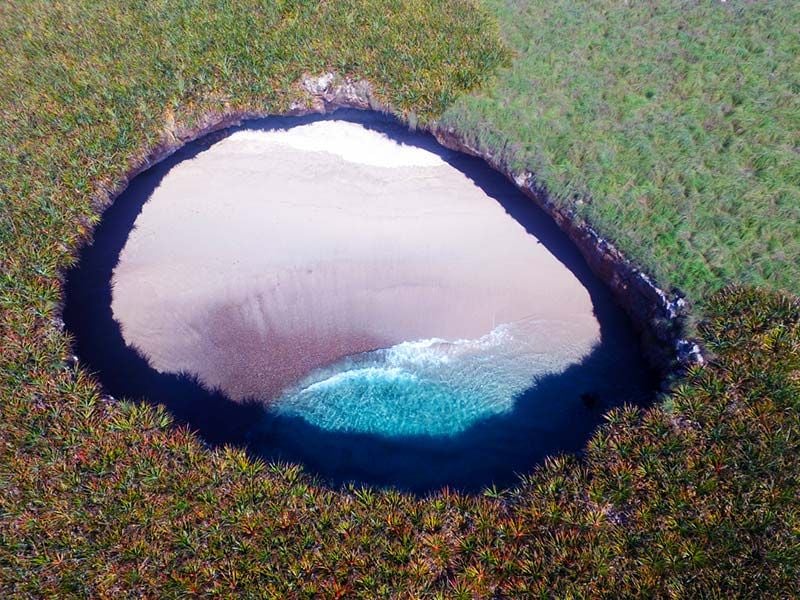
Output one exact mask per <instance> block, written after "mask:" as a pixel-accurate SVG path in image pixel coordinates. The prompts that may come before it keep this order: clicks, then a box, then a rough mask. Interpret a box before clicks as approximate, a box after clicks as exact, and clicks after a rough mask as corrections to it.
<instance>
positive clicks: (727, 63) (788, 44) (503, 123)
mask: <svg viewBox="0 0 800 600" xmlns="http://www.w3.org/2000/svg"><path fill="white" fill-rule="evenodd" d="M486 4H488V5H489V6H490V7H491V8H492V9H493V10H494V11H495V12H496V13H497V15H498V17H499V18H500V19H501V22H502V30H503V32H504V35H505V38H506V39H507V41H508V44H509V46H510V47H511V48H512V49H513V50H514V51H515V53H516V56H515V59H514V62H513V64H512V65H511V66H510V68H508V69H506V70H504V71H503V72H502V73H501V74H500V75H499V76H498V77H497V79H496V81H495V82H494V83H493V84H492V85H490V86H487V87H485V88H484V90H483V91H482V92H481V93H478V94H475V95H471V96H468V97H466V98H463V99H461V100H460V101H458V102H457V103H456V105H455V106H454V107H452V108H451V109H450V110H448V112H447V114H446V116H445V122H446V123H448V124H450V125H452V126H455V127H456V128H457V129H459V130H460V131H462V132H464V133H465V134H466V135H467V136H468V137H469V138H470V139H472V140H473V141H474V142H475V143H477V144H478V145H479V146H480V147H482V148H484V149H486V150H489V151H492V152H494V153H502V154H503V156H504V158H505V160H506V161H507V162H508V163H509V164H510V165H512V166H513V167H514V168H515V169H519V170H521V169H528V170H531V171H533V172H534V173H535V174H536V175H537V177H538V179H539V181H540V182H541V183H542V184H544V185H545V186H546V188H547V189H548V190H549V192H550V194H551V195H552V196H553V198H555V199H557V200H558V201H559V202H561V203H563V204H567V205H571V206H577V208H578V209H579V212H580V214H581V215H582V216H583V217H584V218H585V219H587V220H588V221H589V222H590V223H592V224H593V225H594V226H595V227H596V228H597V229H598V230H599V231H600V232H601V234H603V235H604V236H606V237H607V238H609V239H611V240H613V241H614V242H615V243H616V244H617V245H618V246H619V247H620V249H621V250H623V251H624V252H625V254H626V255H628V256H629V257H631V258H633V259H634V260H636V261H637V262H639V263H640V264H641V265H643V266H644V267H645V269H646V270H647V271H649V272H650V273H651V274H652V275H654V276H655V277H656V279H657V280H658V281H659V282H660V283H661V284H662V285H664V286H665V287H666V286H671V285H676V286H679V287H680V288H682V289H684V291H686V292H687V293H689V295H690V298H692V299H693V300H695V301H699V300H702V298H703V297H704V296H705V295H706V294H708V293H709V292H710V291H713V290H715V289H718V288H720V287H721V286H722V285H725V284H726V283H728V282H731V281H737V282H742V283H749V284H758V285H769V286H773V287H778V288H782V289H786V290H791V291H795V292H796V291H798V290H800V154H798V152H799V150H798V148H800V4H798V3H797V2H794V1H792V0H776V1H774V2H740V1H737V0H732V1H730V2H725V3H723V2H719V1H711V0H704V1H690V2H682V1H681V2H679V1H677V0H668V1H661V0H658V1H643V2H626V3H623V2H617V1H616V0H584V1H581V2H575V1H573V0H555V1H553V2H529V1H527V0H487V2H486ZM578 201H580V202H578Z"/></svg>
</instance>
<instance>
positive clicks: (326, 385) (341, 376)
mask: <svg viewBox="0 0 800 600" xmlns="http://www.w3.org/2000/svg"><path fill="white" fill-rule="evenodd" d="M369 379H382V380H384V381H416V380H417V377H416V375H414V374H413V373H408V372H407V371H404V370H403V369H400V368H399V367H364V368H362V369H350V370H347V371H342V372H340V373H336V374H335V375H331V376H330V377H328V378H326V379H323V380H322V381H317V382H315V383H312V384H311V385H309V386H306V387H305V388H303V389H302V390H301V391H300V393H301V394H304V393H308V392H316V391H321V390H326V389H331V388H334V387H336V386H339V385H342V384H346V383H350V382H353V381H357V380H369Z"/></svg>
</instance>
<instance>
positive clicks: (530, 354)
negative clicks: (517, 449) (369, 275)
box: [271, 319, 591, 437]
mask: <svg viewBox="0 0 800 600" xmlns="http://www.w3.org/2000/svg"><path fill="white" fill-rule="evenodd" d="M572 326H574V324H573V325H572ZM570 327H571V324H570V323H564V322H561V321H558V322H556V321H543V320H534V319H531V320H527V321H521V322H517V323H512V324H503V325H500V326H498V327H496V328H495V329H494V330H492V331H491V332H490V333H488V334H487V335H485V336H482V337H480V338H477V339H463V340H453V341H448V340H443V339H438V338H433V339H426V340H418V341H410V342H403V343H401V344H397V345H395V346H392V347H390V348H385V349H380V350H375V351H372V352H366V353H363V354H358V355H355V356H351V357H348V358H346V359H344V360H342V361H339V362H337V363H335V364H333V365H330V366H328V367H326V368H323V369H318V370H316V371H314V372H312V373H311V374H309V375H308V376H307V377H305V378H304V379H303V380H301V381H300V382H299V383H298V384H297V385H295V386H293V387H292V388H290V389H288V390H286V391H285V392H284V393H283V394H282V395H281V396H280V397H279V398H278V399H277V400H276V401H275V402H274V403H273V404H272V407H271V410H272V411H274V412H275V413H277V414H280V415H283V416H295V417H301V418H303V419H304V420H306V421H307V422H309V423H311V424H313V425H316V426H318V427H321V428H323V429H327V430H331V431H347V432H360V433H372V434H379V435H383V436H391V437H397V436H409V435H431V436H443V435H455V434H458V433H460V432H462V431H464V430H465V429H466V428H467V427H469V426H470V425H471V424H473V423H475V422H476V421H478V420H481V419H484V418H487V417H489V416H492V415H498V414H503V413H507V412H509V411H511V410H512V409H513V407H514V402H515V399H516V398H517V396H518V395H519V394H520V393H521V392H523V391H524V390H526V389H529V388H531V387H532V386H533V385H535V383H536V380H537V379H538V378H541V377H543V376H545V375H549V374H554V373H560V372H562V371H564V370H565V369H566V368H567V367H569V366H570V365H571V364H574V363H576V362H578V361H580V360H581V359H582V358H583V357H584V356H585V355H586V354H588V353H589V352H590V351H591V347H590V346H589V347H587V344H586V342H584V341H583V339H582V338H581V336H579V335H576V336H574V338H573V339H575V340H577V341H575V342H574V343H571V344H570V343H561V345H555V346H554V342H553V340H556V339H559V340H563V339H564V338H565V336H564V330H565V328H566V329H567V330H569V329H570ZM577 329H579V328H577V327H576V330H577ZM556 332H557V333H558V335H555V333H556ZM567 339H569V336H567Z"/></svg>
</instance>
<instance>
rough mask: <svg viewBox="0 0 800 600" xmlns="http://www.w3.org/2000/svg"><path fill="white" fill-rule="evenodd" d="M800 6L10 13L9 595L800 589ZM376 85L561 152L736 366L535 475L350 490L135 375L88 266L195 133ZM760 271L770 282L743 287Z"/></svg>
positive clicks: (4, 220) (127, 5) (602, 219)
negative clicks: (87, 306) (511, 481)
mask: <svg viewBox="0 0 800 600" xmlns="http://www.w3.org/2000/svg"><path fill="white" fill-rule="evenodd" d="M798 32H800V8H798V5H797V4H796V3H792V2H788V1H783V0H777V1H775V2H769V3H759V2H738V1H735V0H730V1H728V2H724V3H723V2H704V3H700V2H692V3H679V2H676V1H668V2H646V3H635V4H630V5H622V4H619V3H616V2H611V0H598V1H588V0H586V1H581V2H567V1H566V0H565V1H563V2H562V1H556V2H548V3H538V2H520V1H516V0H504V1H501V0H489V1H487V2H486V3H482V4H474V3H472V2H464V1H461V0H443V1H441V2H429V1H422V0H404V1H402V2H400V1H389V0H387V1H380V2H371V1H368V0H342V1H337V2H318V1H316V0H306V1H301V0H295V1H288V0H286V1H278V2H260V1H257V0H227V1H212V0H195V1H192V2H182V3H176V2H170V1H166V0H164V1H157V2H121V1H116V0H108V1H106V2H103V3H96V2H88V1H87V0H61V1H59V2H49V1H44V0H31V1H24V2H14V1H12V2H7V3H5V4H3V6H2V7H0V33H2V36H1V37H0V40H1V41H0V48H1V49H2V50H1V52H2V63H1V64H2V66H0V108H1V109H2V125H0V339H1V340H2V351H1V352H0V593H2V595H3V597H9V598H11V597H41V596H45V597H47V596H50V597H68V596H81V597H83V596H98V597H107V596H113V597H123V596H131V597H143V596H144V597H163V596H191V595H214V596H216V595H219V596H246V597H250V596H264V597H275V598H285V597H348V598H350V597H362V598H375V597H410V598H416V597H455V598H471V597H515V596H516V597H536V596H541V597H551V596H552V597H601V596H611V597H626V596H642V597H727V596H740V597H753V596H764V597H791V596H792V595H793V594H795V593H796V592H797V589H799V588H800V576H799V575H798V574H799V573H800V418H798V415H799V414H800V413H799V412H798V411H800V303H799V302H798V299H797V297H796V296H794V295H793V294H794V293H796V292H797V291H798V289H800V267H799V266H798V265H800V226H799V225H798V223H800V197H799V196H798V194H800V191H798V190H800V171H798V168H799V167H798V165H800V161H798V132H800V80H798V74H799V73H800V64H798V61H799V60H800V59H798V57H800V34H799V33H798ZM330 71H333V72H336V73H339V74H342V75H343V76H348V77H352V78H353V79H364V80H367V81H369V82H370V83H371V84H372V86H373V88H374V93H375V95H376V97H377V98H379V99H380V101H381V102H382V103H385V104H386V105H388V106H391V107H393V109H394V110H395V111H397V113H398V114H400V115H403V116H405V117H406V118H407V119H409V120H410V121H412V122H419V123H423V124H424V123H427V122H429V121H430V120H432V119H438V118H441V119H442V122H443V123H446V124H448V125H449V126H452V127H455V128H457V129H458V130H459V131H460V132H461V133H462V135H465V136H468V137H469V139H471V140H473V141H474V143H475V144H478V145H480V146H481V147H482V148H484V149H485V150H488V151H491V152H493V153H502V154H503V156H504V157H505V160H507V161H508V163H509V164H511V165H514V168H515V169H526V170H530V171H531V172H533V173H535V174H536V176H537V177H538V178H539V179H540V181H541V182H542V184H543V185H544V186H545V187H546V188H547V190H548V191H549V193H550V194H551V195H552V197H553V198H556V199H558V201H559V202H562V203H569V204H570V205H572V206H574V207H576V209H577V211H578V214H579V215H580V217H581V218H584V219H586V220H588V221H589V222H590V223H592V225H593V226H595V227H596V228H597V229H598V231H599V232H601V234H602V235H603V236H605V237H606V238H607V239H609V240H611V241H613V242H614V243H615V244H617V245H618V246H619V247H620V248H621V249H622V250H623V251H624V252H625V253H626V254H627V255H628V256H629V257H631V258H633V259H635V260H636V261H638V262H639V264H641V266H642V267H643V268H644V269H645V270H646V271H647V272H648V273H650V274H652V275H653V276H654V277H655V278H656V280H657V281H658V282H659V283H661V284H662V285H663V286H670V285H677V286H679V287H681V288H683V289H684V291H685V292H686V293H687V294H688V297H689V299H690V301H691V302H692V303H693V304H694V306H695V309H694V313H693V314H694V317H695V319H696V322H697V325H696V331H697V333H698V335H699V336H700V337H701V339H702V341H703V344H704V346H705V348H706V354H707V357H708V361H707V364H706V365H704V366H696V367H692V368H691V369H690V370H689V372H688V373H686V374H685V376H684V377H683V379H681V380H679V381H676V382H674V384H673V386H672V389H671V390H670V391H669V392H667V393H665V394H664V395H663V397H661V398H659V400H658V402H657V403H656V404H655V405H654V406H653V407H651V408H649V409H646V410H645V409H638V408H624V409H619V410H615V411H613V412H611V413H610V414H609V415H608V416H607V419H606V421H607V423H606V424H605V425H604V426H603V427H602V428H601V429H600V430H598V432H597V433H596V434H595V436H594V437H593V438H592V440H591V441H590V443H589V445H588V447H587V449H586V452H585V456H582V457H553V458H551V459H549V460H547V461H546V463H545V464H544V465H542V466H541V468H538V469H536V470H535V471H534V472H532V473H528V474H521V477H520V482H519V485H518V486H516V487H514V488H513V489H510V490H497V489H488V490H486V491H485V493H483V494H480V495H467V494H462V493H458V492H455V491H451V490H442V491H441V492H439V493H436V494H433V495H431V496H429V497H425V498H417V497H414V496H411V495H407V494H403V493H400V492H397V491H393V490H377V489H370V488H362V487H354V486H350V487H346V488H344V489H331V488H329V487H328V486H325V485H324V484H323V483H322V482H319V481H316V480H315V479H314V478H313V477H311V476H310V475H309V474H307V473H305V472H304V471H303V470H302V468H300V467H299V466H297V465H290V464H266V463H264V462H261V461H258V460H255V459H252V458H250V457H248V456H247V455H246V453H245V452H244V451H242V450H241V449H236V448H230V447H222V448H209V447H208V446H207V445H206V444H204V442H203V441H202V440H201V439H199V438H198V437H197V436H196V435H195V434H194V433H192V432H190V431H188V430H187V429H185V428H181V427H175V426H174V424H173V422H172V419H171V417H170V415H169V414H168V413H167V412H166V411H165V410H164V409H163V408H160V407H153V406H150V405H148V404H144V403H138V402H135V400H137V399H112V398H109V397H107V396H104V395H103V392H102V390H101V389H100V388H99V386H98V385H97V383H96V382H95V381H94V380H93V378H92V374H91V373H89V372H87V370H86V369H84V368H83V367H82V366H81V364H80V361H79V360H77V359H75V358H74V357H73V356H72V355H71V352H70V340H69V337H68V335H67V334H66V333H65V332H64V331H63V328H62V326H61V322H60V318H59V314H60V303H61V299H62V294H61V289H62V277H63V273H64V270H65V269H66V268H68V267H69V266H70V265H71V264H72V263H73V261H74V260H75V257H76V255H77V250H78V248H79V247H80V244H82V243H84V242H85V241H86V240H88V239H90V237H91V231H92V227H93V226H94V225H95V224H96V223H97V221H98V219H99V216H100V213H101V209H102V207H103V206H104V205H105V204H106V203H107V202H108V201H109V200H111V198H110V197H109V193H110V192H111V191H112V190H115V189H117V187H118V184H119V182H120V181H123V180H124V178H125V177H126V176H127V174H128V173H129V172H130V171H131V170H132V169H134V168H136V167H137V166H140V162H141V160H142V157H144V156H146V155H147V154H148V153H149V152H150V150H151V149H152V148H153V147H155V146H156V145H158V144H159V143H162V142H163V140H164V136H165V135H169V132H171V131H174V130H175V128H176V127H178V126H183V127H191V126H192V124H194V123H197V122H199V121H202V120H203V119H204V118H205V117H206V116H207V115H208V114H224V113H233V112H237V111H242V112H257V113H280V112H283V111H285V110H287V109H288V108H289V106H290V105H291V103H292V102H293V101H295V100H296V99H297V98H298V95H299V93H300V91H299V90H298V82H299V81H301V79H302V77H303V76H304V75H306V74H318V73H325V72H330ZM753 284H755V285H758V286H760V287H759V288H756V287H742V285H753Z"/></svg>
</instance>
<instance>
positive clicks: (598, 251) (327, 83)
mask: <svg viewBox="0 0 800 600" xmlns="http://www.w3.org/2000/svg"><path fill="white" fill-rule="evenodd" d="M299 91H300V94H301V98H299V99H298V100H297V101H295V102H294V103H292V105H291V106H290V108H289V111H288V113H287V114H290V115H307V114H315V113H317V114H321V113H327V112H332V111H334V110H336V109H338V108H354V109H361V110H375V111H379V112H385V113H390V114H396V113H395V112H394V111H393V110H392V109H391V107H389V106H387V105H385V104H382V103H381V102H380V101H378V100H377V99H376V98H375V97H374V96H373V94H372V88H371V86H370V84H369V83H368V82H365V81H354V80H350V79H347V78H341V77H339V76H337V75H336V74H334V73H324V74H322V75H319V76H316V77H313V76H306V77H304V78H303V79H302V80H301V81H300V83H299ZM266 116H270V115H269V114H265V113H258V112H236V113H211V114H208V115H207V116H206V117H205V118H204V119H203V120H202V122H200V123H199V124H196V125H194V126H193V127H190V128H188V127H180V126H175V124H174V122H170V123H168V124H167V127H166V130H165V134H164V138H163V140H162V142H161V143H160V144H158V145H157V146H156V147H155V148H153V150H152V151H151V152H150V153H149V154H148V155H147V156H146V157H144V159H143V160H141V161H140V162H139V164H137V165H135V166H134V167H133V168H132V169H131V171H130V172H129V173H128V176H127V177H126V179H125V180H123V181H121V182H119V183H118V185H117V186H116V187H115V188H114V189H112V190H108V191H107V195H104V197H103V198H101V199H100V200H101V201H100V204H101V205H106V204H108V203H109V202H110V201H111V200H113V199H114V198H115V197H116V196H117V195H119V193H120V192H121V191H122V190H123V189H125V187H127V185H128V183H129V181H130V180H131V179H133V178H134V177H135V176H136V175H138V174H139V173H141V172H143V171H145V170H146V169H148V168H149V167H150V166H152V165H153V164H155V163H157V162H160V161H161V160H163V159H164V158H166V157H167V156H169V155H170V154H172V153H173V152H175V151H176V150H177V149H179V148H180V147H182V146H183V145H184V144H186V143H188V142H190V141H193V140H195V139H198V138H201V137H203V136H205V135H208V134H209V133H212V132H214V131H219V130H222V129H225V128H228V127H231V126H236V125H239V124H241V122H242V121H245V120H247V119H256V118H263V117H266ZM427 130H428V131H429V132H430V133H431V134H433V135H434V136H435V137H436V139H437V140H438V141H439V143H440V144H442V145H443V146H445V147H447V148H450V149H453V150H458V151H460V152H465V153H467V154H471V155H473V156H477V157H479V158H481V159H483V160H485V161H486V162H487V163H488V164H489V165H491V166H492V167H493V168H494V169H496V170H498V171H500V172H501V173H503V174H504V175H506V176H507V177H508V178H509V179H511V180H513V181H514V183H515V184H516V185H517V187H518V188H519V189H520V190H521V191H522V192H523V193H525V194H526V195H527V196H528V197H530V198H531V199H533V200H534V201H535V202H536V203H537V205H538V206H539V207H541V208H542V209H543V210H544V211H545V212H546V213H547V214H549V215H550V216H551V217H552V218H553V219H554V220H555V221H556V223H557V224H558V225H559V227H560V228H561V229H562V230H564V231H565V232H566V233H567V235H568V236H569V237H570V239H571V240H572V241H573V242H574V243H575V244H576V245H577V247H578V249H579V250H580V252H581V253H582V254H583V256H584V258H585V259H586V261H587V263H588V264H589V266H590V268H591V269H592V271H593V272H594V273H595V274H596V275H597V276H598V277H599V278H600V279H601V280H602V281H603V282H604V283H605V284H606V285H608V286H609V288H610V289H611V291H612V293H613V294H614V296H615V298H616V300H617V302H618V303H619V304H620V305H621V306H622V308H623V309H624V310H625V311H626V312H627V314H628V315H629V317H630V318H631V320H632V322H633V324H634V326H635V327H636V329H637V330H638V331H639V332H640V334H641V336H642V344H643V348H644V350H645V353H646V355H647V359H648V361H649V362H650V363H651V364H652V365H653V366H654V367H655V368H656V369H657V370H658V371H659V372H661V373H662V374H664V375H667V374H669V373H671V372H675V371H680V370H682V369H683V368H685V367H687V366H689V365H691V364H696V363H700V364H702V363H703V362H704V358H703V353H702V349H701V348H700V346H699V345H698V344H697V342H695V341H694V340H689V339H685V338H684V337H683V336H684V322H685V319H686V315H687V308H688V307H687V303H686V301H685V300H684V298H683V296H682V295H681V294H680V293H672V294H670V293H667V292H665V291H664V290H662V289H660V288H659V287H658V286H657V285H656V284H655V282H653V280H652V279H651V278H650V277H648V276H647V274H645V273H644V272H642V271H641V270H640V269H639V268H637V267H636V266H635V265H634V264H633V263H631V262H630V261H629V260H628V259H626V258H625V257H624V256H623V255H622V253H621V252H620V251H619V250H617V249H616V248H615V247H614V246H613V244H611V243H610V242H609V241H607V240H605V239H603V238H602V237H601V236H600V235H599V234H598V233H597V232H596V231H595V230H594V229H593V228H592V227H591V226H590V225H589V224H587V223H585V222H584V221H582V220H581V219H580V218H578V217H577V215H576V214H575V213H574V212H573V211H572V210H570V209H567V208H563V207H559V206H557V205H556V204H555V203H554V202H553V201H552V200H551V199H550V198H549V196H548V194H547V192H546V190H545V189H544V188H543V187H542V186H541V185H539V183H538V182H537V180H536V178H535V176H534V174H533V173H530V172H527V171H526V172H522V173H514V172H513V171H512V170H511V169H510V168H509V167H508V165H506V164H504V163H503V162H502V161H500V160H498V159H497V157H494V156H492V155H491V154H489V153H486V152H482V151H480V150H478V149H476V148H473V147H471V146H470V145H469V144H468V143H467V142H466V140H464V139H462V137H461V136H460V135H459V134H458V132H456V131H455V130H453V129H445V128H442V127H441V126H440V125H439V124H437V123H434V124H432V125H430V126H428V127H427Z"/></svg>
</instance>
